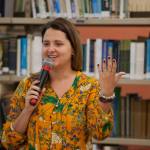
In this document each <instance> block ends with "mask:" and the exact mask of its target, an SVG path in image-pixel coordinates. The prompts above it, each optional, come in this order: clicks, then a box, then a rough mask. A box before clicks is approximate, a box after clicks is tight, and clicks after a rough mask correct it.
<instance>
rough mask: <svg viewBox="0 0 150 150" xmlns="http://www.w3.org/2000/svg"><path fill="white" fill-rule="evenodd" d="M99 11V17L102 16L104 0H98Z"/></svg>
mask: <svg viewBox="0 0 150 150" xmlns="http://www.w3.org/2000/svg"><path fill="white" fill-rule="evenodd" d="M97 13H98V18H99V19H101V18H102V0H97Z"/></svg>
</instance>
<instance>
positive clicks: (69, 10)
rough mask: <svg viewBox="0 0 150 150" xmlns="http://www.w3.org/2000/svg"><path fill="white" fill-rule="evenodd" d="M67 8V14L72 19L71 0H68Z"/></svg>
mask: <svg viewBox="0 0 150 150" xmlns="http://www.w3.org/2000/svg"><path fill="white" fill-rule="evenodd" d="M66 8H67V16H68V18H69V19H71V18H72V12H71V3H70V0H66Z"/></svg>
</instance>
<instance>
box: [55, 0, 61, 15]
mask: <svg viewBox="0 0 150 150" xmlns="http://www.w3.org/2000/svg"><path fill="white" fill-rule="evenodd" d="M54 2H55V6H56V13H57V17H62V14H61V8H60V2H59V0H54Z"/></svg>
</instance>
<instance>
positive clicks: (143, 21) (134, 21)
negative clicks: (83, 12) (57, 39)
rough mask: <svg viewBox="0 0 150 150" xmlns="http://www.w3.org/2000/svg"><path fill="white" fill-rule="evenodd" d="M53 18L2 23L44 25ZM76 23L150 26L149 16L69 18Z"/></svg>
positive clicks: (6, 20) (2, 20) (24, 19)
mask: <svg viewBox="0 0 150 150" xmlns="http://www.w3.org/2000/svg"><path fill="white" fill-rule="evenodd" d="M50 20H53V19H40V18H38V19H33V18H17V17H14V18H0V24H1V25H2V24H7V25H11V24H14V25H15V24H17V25H42V24H45V23H47V22H48V21H50ZM69 20H70V21H71V22H72V23H73V24H75V25H84V26H85V25H94V26H96V25H98V26H100V25H108V26H112V25H115V26H126V25H129V26H132V25H133V26H140V25H142V26H149V25H150V19H149V18H125V19H105V18H103V19H69Z"/></svg>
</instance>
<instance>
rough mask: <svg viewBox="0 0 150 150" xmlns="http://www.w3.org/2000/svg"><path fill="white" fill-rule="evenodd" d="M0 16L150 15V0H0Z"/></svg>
mask: <svg viewBox="0 0 150 150" xmlns="http://www.w3.org/2000/svg"><path fill="white" fill-rule="evenodd" d="M0 2H1V5H0V16H1V17H13V16H14V17H33V18H57V17H64V18H69V19H71V18H73V19H79V18H97V19H101V18H121V19H122V18H129V17H150V15H149V11H150V5H149V3H150V2H149V0H138V1H136V0H130V1H129V0H11V1H9V0H1V1H0Z"/></svg>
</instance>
